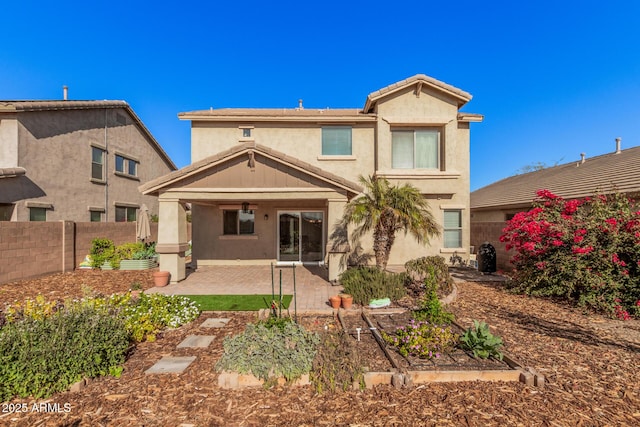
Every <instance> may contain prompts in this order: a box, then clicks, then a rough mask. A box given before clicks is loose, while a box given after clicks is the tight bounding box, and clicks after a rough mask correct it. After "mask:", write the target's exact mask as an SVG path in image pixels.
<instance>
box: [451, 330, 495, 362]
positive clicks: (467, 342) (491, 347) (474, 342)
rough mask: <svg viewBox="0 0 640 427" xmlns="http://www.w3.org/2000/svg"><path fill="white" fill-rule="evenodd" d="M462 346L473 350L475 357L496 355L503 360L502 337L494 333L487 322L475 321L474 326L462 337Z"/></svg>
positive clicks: (483, 357)
mask: <svg viewBox="0 0 640 427" xmlns="http://www.w3.org/2000/svg"><path fill="white" fill-rule="evenodd" d="M460 343H461V345H462V348H463V349H465V350H469V351H472V352H473V355H474V356H475V357H479V358H481V359H488V358H489V357H494V358H496V359H498V360H502V357H503V354H502V352H501V351H500V348H501V347H502V338H500V337H498V336H495V335H493V334H492V333H491V332H490V331H489V326H488V325H487V324H486V323H485V322H478V321H477V320H474V321H473V327H472V328H469V329H467V330H466V331H465V332H464V334H463V335H462V336H461V337H460Z"/></svg>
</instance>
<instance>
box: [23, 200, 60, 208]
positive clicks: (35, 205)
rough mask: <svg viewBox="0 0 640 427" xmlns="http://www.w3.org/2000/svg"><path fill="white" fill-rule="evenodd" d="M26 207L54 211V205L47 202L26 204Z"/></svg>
mask: <svg viewBox="0 0 640 427" xmlns="http://www.w3.org/2000/svg"><path fill="white" fill-rule="evenodd" d="M24 205H25V206H26V207H28V208H44V209H53V204H52V203H47V202H31V201H28V202H25V204H24Z"/></svg>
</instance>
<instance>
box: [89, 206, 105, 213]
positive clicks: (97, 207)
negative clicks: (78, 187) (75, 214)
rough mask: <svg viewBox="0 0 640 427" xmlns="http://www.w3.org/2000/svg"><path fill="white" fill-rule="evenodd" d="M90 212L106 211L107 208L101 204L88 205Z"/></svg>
mask: <svg viewBox="0 0 640 427" xmlns="http://www.w3.org/2000/svg"><path fill="white" fill-rule="evenodd" d="M87 210H88V211H89V212H106V211H107V210H106V209H105V208H103V207H99V206H87Z"/></svg>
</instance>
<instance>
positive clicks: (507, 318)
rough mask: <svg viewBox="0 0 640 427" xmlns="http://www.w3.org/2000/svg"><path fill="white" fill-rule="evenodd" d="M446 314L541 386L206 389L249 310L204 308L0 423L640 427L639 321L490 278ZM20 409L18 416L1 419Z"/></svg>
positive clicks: (90, 277) (143, 279) (97, 286)
mask: <svg viewBox="0 0 640 427" xmlns="http://www.w3.org/2000/svg"><path fill="white" fill-rule="evenodd" d="M136 281H137V282H139V283H141V284H142V286H143V288H144V289H147V288H149V287H151V273H149V272H138V273H127V272H93V271H79V272H74V273H66V274H58V275H53V276H48V277H44V278H40V279H36V280H31V281H25V282H17V283H12V284H5V285H0V307H2V306H4V304H5V303H8V302H11V301H13V300H15V299H23V298H24V297H28V296H35V295H36V294H37V293H42V294H44V295H46V296H48V297H56V298H60V299H64V298H65V297H79V296H82V293H83V291H82V288H83V286H82V285H85V286H90V287H91V288H92V289H94V290H95V291H98V292H102V293H105V294H108V293H111V292H116V291H117V292H124V291H126V290H127V289H129V287H130V286H131V284H132V283H133V282H136ZM450 308H451V310H452V311H454V313H455V314H456V316H457V321H458V323H460V324H462V325H470V324H471V322H472V319H479V320H485V321H486V322H487V323H488V324H489V325H490V326H491V329H492V331H493V332H494V333H497V334H499V335H500V336H502V337H503V339H504V341H505V344H506V348H505V350H506V351H507V352H508V353H509V354H510V355H511V356H512V357H513V358H515V359H516V360H517V361H519V362H520V363H521V364H522V365H523V366H528V367H532V368H534V369H536V370H537V371H538V372H540V373H542V374H544V375H545V376H546V379H547V384H546V386H545V387H544V388H539V387H530V386H525V385H523V384H520V383H511V382H509V383H506V382H505V383H502V382H495V383H487V382H463V383H434V384H426V385H420V386H417V387H413V388H409V389H400V390H396V389H394V388H392V387H391V386H377V387H376V388H374V389H372V390H366V391H362V392H360V391H350V392H344V393H338V394H323V395H318V394H316V393H315V392H314V390H313V388H312V387H310V386H306V387H302V388H290V387H286V386H282V387H275V388H272V389H269V390H264V389H262V388H258V389H245V390H224V389H221V388H219V387H218V386H217V376H218V375H217V373H216V372H215V370H214V364H215V362H216V361H217V360H218V359H219V358H220V356H221V354H222V339H223V338H224V336H225V335H227V334H235V333H238V332H240V331H242V330H243V329H244V326H245V325H246V323H247V322H251V321H253V320H255V315H254V314H252V313H205V314H203V315H202V316H201V317H200V319H198V320H197V321H195V322H193V323H192V324H190V325H185V326H183V327H181V328H179V329H176V330H170V331H166V332H165V333H163V334H162V335H161V336H160V337H159V339H158V340H157V341H156V342H153V343H142V344H140V345H139V346H138V347H137V348H136V350H135V351H134V353H133V354H132V355H131V357H130V359H129V360H128V361H127V362H126V364H125V370H124V373H123V374H122V376H121V377H120V378H119V379H116V378H111V377H105V378H100V379H95V380H92V381H90V382H89V384H88V385H87V386H86V387H85V388H84V389H83V390H82V391H81V392H78V393H72V392H65V393H59V394H56V395H54V396H52V397H51V398H50V399H47V400H44V401H43V400H33V399H16V400H14V401H12V402H10V403H11V404H13V406H10V405H9V404H8V403H3V404H0V405H1V407H0V409H1V410H2V411H1V412H0V425H11V426H14V425H15V426H36V425H52V426H53V425H59V426H63V425H64V426H78V425H82V426H84V425H86V426H129V425H134V426H140V425H144V426H165V425H172V426H179V425H184V426H189V425H193V426H275V425H286V426H316V425H317V426H333V425H340V426H353V427H356V426H405V425H406V426H430V425H434V426H436V425H437V426H504V425H507V426H537V425H542V426H634V425H640V322H639V321H637V320H634V321H629V322H622V321H617V320H611V319H606V318H602V317H600V316H594V315H585V314H583V313H581V312H580V311H579V310H576V309H573V308H570V307H567V306H564V305H559V304H556V303H554V302H550V301H546V300H538V299H533V298H527V297H523V296H517V295H512V294H509V293H507V292H505V291H504V290H503V289H502V288H501V287H500V286H499V285H498V284H496V283H491V282H488V283H472V282H467V283H462V284H458V298H457V300H456V301H455V302H453V303H452V304H451V306H450ZM221 316H222V317H230V318H231V319H232V320H231V322H230V323H229V325H228V326H227V327H226V328H224V329H215V330H202V329H200V328H199V326H200V324H201V323H202V321H203V320H204V319H205V318H207V317H221ZM205 333H206V334H209V335H211V334H213V335H215V339H214V341H213V343H212V344H211V345H210V346H209V347H208V348H207V349H176V346H177V344H178V343H179V342H181V341H182V340H183V339H184V338H185V337H186V336H187V335H190V334H205ZM164 355H173V356H180V355H195V356H197V359H196V361H195V362H194V363H193V364H192V365H191V366H190V367H189V369H188V370H187V371H185V373H183V374H180V375H177V374H165V375H145V374H144V371H145V370H146V369H148V368H149V367H150V366H151V365H153V364H154V363H155V362H156V361H158V360H159V359H160V358H161V357H162V356H164ZM43 403H45V405H42V404H43ZM46 403H48V404H49V405H48V406H47V405H46ZM23 404H24V405H25V406H24V407H25V408H26V409H27V411H26V412H23V413H15V412H11V409H12V408H16V405H17V406H19V407H23V406H22V405H23ZM56 404H57V405H56ZM65 404H67V406H65ZM67 408H68V411H66V409H67ZM55 409H59V411H54V410H55ZM65 411H66V412H65Z"/></svg>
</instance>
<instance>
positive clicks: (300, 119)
mask: <svg viewBox="0 0 640 427" xmlns="http://www.w3.org/2000/svg"><path fill="white" fill-rule="evenodd" d="M178 118H179V119H180V120H190V121H192V122H219V123H228V122H236V123H237V122H247V123H274V122H276V123H282V122H295V123H368V122H375V121H376V117H375V116H374V115H362V116H355V115H354V116H328V115H327V116H323V115H314V116H261V115H237V116H236V115H224V116H219V115H210V114H206V113H180V114H178Z"/></svg>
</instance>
